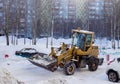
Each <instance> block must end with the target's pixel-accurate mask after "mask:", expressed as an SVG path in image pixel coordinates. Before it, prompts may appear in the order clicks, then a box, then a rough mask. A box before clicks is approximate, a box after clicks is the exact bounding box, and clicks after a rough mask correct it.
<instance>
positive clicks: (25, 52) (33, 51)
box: [15, 48, 39, 58]
mask: <svg viewBox="0 0 120 84" xmlns="http://www.w3.org/2000/svg"><path fill="white" fill-rule="evenodd" d="M38 53H39V52H38V51H37V50H36V49H34V48H23V49H21V50H20V51H16V52H15V55H18V56H22V57H27V58H29V57H31V56H33V55H35V54H38Z"/></svg>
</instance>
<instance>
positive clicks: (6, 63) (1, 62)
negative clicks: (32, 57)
mask: <svg viewBox="0 0 120 84" xmlns="http://www.w3.org/2000/svg"><path fill="white" fill-rule="evenodd" d="M23 41H24V39H19V40H18V45H13V44H11V37H10V45H9V46H6V39H5V37H4V36H3V37H0V84H96V83H97V84H119V83H120V82H118V83H112V82H110V81H109V80H108V78H107V75H106V67H107V63H108V62H107V60H106V56H107V55H109V56H110V60H112V59H113V58H116V57H120V50H119V49H115V50H114V49H111V42H110V41H109V40H107V39H101V40H100V39H96V40H95V44H96V45H98V46H99V48H100V49H99V57H100V58H102V57H103V58H104V63H103V65H102V66H99V67H98V69H97V71H94V72H90V71H89V70H88V68H84V69H83V68H82V69H77V70H76V71H75V73H74V75H70V76H67V75H65V74H64V73H63V70H62V69H60V68H58V69H57V71H55V72H50V71H48V70H45V69H43V68H41V67H38V66H35V65H33V64H32V63H30V62H29V61H28V59H27V58H25V57H21V56H16V55H15V51H18V50H21V49H22V48H35V49H36V50H37V51H39V52H44V53H46V54H48V53H49V52H50V48H51V38H49V40H48V48H46V38H42V39H37V45H32V41H31V40H30V39H26V44H25V45H24V42H23ZM61 42H65V43H67V44H70V43H71V39H53V46H54V47H58V46H59V45H60V43H61ZM116 43H117V42H116ZM102 48H105V49H102ZM5 55H8V56H9V57H8V58H5Z"/></svg>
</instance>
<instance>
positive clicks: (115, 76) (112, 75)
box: [108, 71, 119, 82]
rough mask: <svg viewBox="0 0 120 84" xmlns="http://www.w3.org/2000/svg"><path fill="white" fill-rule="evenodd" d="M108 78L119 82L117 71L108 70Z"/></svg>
mask: <svg viewBox="0 0 120 84" xmlns="http://www.w3.org/2000/svg"><path fill="white" fill-rule="evenodd" d="M108 79H109V81H112V82H118V81H119V79H118V74H117V73H116V72H115V71H109V72H108Z"/></svg>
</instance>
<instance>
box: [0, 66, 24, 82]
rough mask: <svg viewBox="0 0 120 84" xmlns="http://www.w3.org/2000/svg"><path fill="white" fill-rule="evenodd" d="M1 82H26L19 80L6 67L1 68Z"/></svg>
mask: <svg viewBox="0 0 120 84" xmlns="http://www.w3.org/2000/svg"><path fill="white" fill-rule="evenodd" d="M0 84H24V83H20V82H19V81H17V80H16V79H15V78H14V77H12V76H11V75H10V73H9V72H8V71H7V70H6V69H4V68H0Z"/></svg>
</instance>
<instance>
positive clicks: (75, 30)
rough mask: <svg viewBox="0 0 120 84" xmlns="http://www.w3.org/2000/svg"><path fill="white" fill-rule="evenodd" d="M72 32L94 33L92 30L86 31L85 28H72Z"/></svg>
mask: <svg viewBox="0 0 120 84" xmlns="http://www.w3.org/2000/svg"><path fill="white" fill-rule="evenodd" d="M72 31H73V32H79V33H87V34H94V32H91V31H87V30H78V29H73V30H72Z"/></svg>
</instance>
